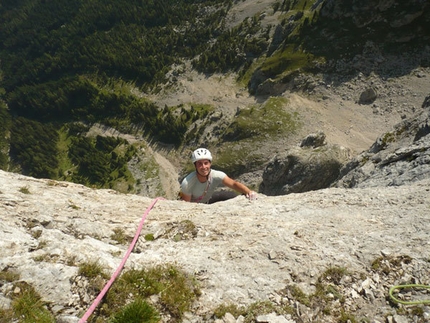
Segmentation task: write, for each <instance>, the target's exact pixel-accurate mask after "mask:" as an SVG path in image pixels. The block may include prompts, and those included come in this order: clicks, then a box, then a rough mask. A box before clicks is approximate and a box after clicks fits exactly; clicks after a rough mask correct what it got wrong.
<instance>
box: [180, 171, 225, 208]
mask: <svg viewBox="0 0 430 323" xmlns="http://www.w3.org/2000/svg"><path fill="white" fill-rule="evenodd" d="M226 176H227V175H226V173H224V172H221V171H219V170H214V169H211V172H210V174H209V179H208V181H206V182H205V183H200V181H199V179H198V178H197V173H196V172H192V173H190V174H188V175H187V177H185V178H184V180H183V181H182V183H181V192H182V193H184V194H185V195H191V202H198V203H207V202H208V201H209V199H210V198H211V197H212V195H213V193H214V192H215V190H216V189H217V188H218V187H220V186H222V185H223V184H222V180H223V179H224V177H226Z"/></svg>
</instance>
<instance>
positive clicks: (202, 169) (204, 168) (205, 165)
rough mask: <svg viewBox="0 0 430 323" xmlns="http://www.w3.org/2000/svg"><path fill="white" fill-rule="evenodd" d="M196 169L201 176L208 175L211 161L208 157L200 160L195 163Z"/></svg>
mask: <svg viewBox="0 0 430 323" xmlns="http://www.w3.org/2000/svg"><path fill="white" fill-rule="evenodd" d="M195 165H196V170H197V172H198V173H199V174H200V175H201V176H208V175H209V172H210V171H211V162H210V161H209V160H208V159H202V160H198V161H196V163H195Z"/></svg>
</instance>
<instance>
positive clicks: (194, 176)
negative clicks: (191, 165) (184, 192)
mask: <svg viewBox="0 0 430 323" xmlns="http://www.w3.org/2000/svg"><path fill="white" fill-rule="evenodd" d="M196 177H197V173H196V172H191V173H189V174H188V175H187V176H186V177H185V178H184V181H186V182H190V181H192V180H193V179H194V178H196Z"/></svg>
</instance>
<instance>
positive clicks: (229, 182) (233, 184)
mask: <svg viewBox="0 0 430 323" xmlns="http://www.w3.org/2000/svg"><path fill="white" fill-rule="evenodd" d="M222 183H223V184H224V185H225V186H227V187H229V188H231V189H232V190H235V191H237V192H240V193H242V194H245V195H246V197H247V198H249V199H255V198H256V196H257V193H255V192H254V191H252V190H250V189H249V188H248V187H246V186H245V185H243V184H242V183H239V182H238V181H235V180H234V179H232V178H230V177H228V176H227V175H226V176H225V177H224V179H223V180H222Z"/></svg>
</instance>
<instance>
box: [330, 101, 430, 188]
mask: <svg viewBox="0 0 430 323" xmlns="http://www.w3.org/2000/svg"><path fill="white" fill-rule="evenodd" d="M429 97H430V96H428V97H427V98H426V99H425V100H424V103H423V105H422V110H421V111H420V112H419V113H417V114H416V115H415V116H414V117H413V118H410V119H407V120H404V121H402V122H400V123H399V124H397V125H396V126H395V127H394V130H393V131H392V132H388V133H385V134H383V135H382V136H380V137H379V138H378V139H377V140H376V142H375V143H374V144H373V145H372V147H370V149H369V150H367V151H365V152H363V153H361V154H360V155H359V156H357V157H356V158H354V159H353V160H352V161H351V162H349V163H348V164H347V165H346V166H345V167H344V168H343V169H342V171H341V179H340V180H339V181H338V182H337V183H336V186H339V187H376V186H398V185H405V184H408V183H410V182H414V181H419V180H421V179H423V178H429V177H430V126H429V123H430V109H429V106H428V101H429Z"/></svg>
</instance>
